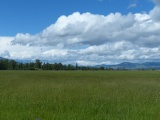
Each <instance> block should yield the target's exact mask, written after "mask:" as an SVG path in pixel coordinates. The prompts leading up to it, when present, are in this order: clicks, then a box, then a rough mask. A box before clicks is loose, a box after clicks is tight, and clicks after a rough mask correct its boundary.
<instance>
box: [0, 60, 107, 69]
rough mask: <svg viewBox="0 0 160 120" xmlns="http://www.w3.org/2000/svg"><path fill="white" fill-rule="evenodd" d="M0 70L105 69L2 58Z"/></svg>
mask: <svg viewBox="0 0 160 120" xmlns="http://www.w3.org/2000/svg"><path fill="white" fill-rule="evenodd" d="M0 70H105V68H104V67H100V68H95V67H88V66H78V64H76V65H71V64H68V65H64V64H62V63H42V62H41V61H40V60H39V59H36V60H35V62H30V63H22V62H16V61H15V60H8V59H2V60H0Z"/></svg>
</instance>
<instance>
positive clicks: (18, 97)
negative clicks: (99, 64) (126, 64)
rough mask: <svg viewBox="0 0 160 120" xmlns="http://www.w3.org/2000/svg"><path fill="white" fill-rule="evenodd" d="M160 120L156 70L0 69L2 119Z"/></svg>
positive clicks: (158, 83) (158, 82)
mask: <svg viewBox="0 0 160 120" xmlns="http://www.w3.org/2000/svg"><path fill="white" fill-rule="evenodd" d="M36 119H37V120H160V71H0V120H36Z"/></svg>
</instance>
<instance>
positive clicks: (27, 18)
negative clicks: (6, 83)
mask: <svg viewBox="0 0 160 120" xmlns="http://www.w3.org/2000/svg"><path fill="white" fill-rule="evenodd" d="M0 57H4V58H8V59H16V60H17V59H18V60H35V59H40V60H42V61H43V60H48V61H50V62H52V63H55V62H61V63H63V64H76V63H78V64H79V65H98V64H118V63H121V62H133V63H134V62H139V63H142V62H158V61H160V0H0Z"/></svg>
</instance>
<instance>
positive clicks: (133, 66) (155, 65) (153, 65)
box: [95, 62, 160, 70]
mask: <svg viewBox="0 0 160 120" xmlns="http://www.w3.org/2000/svg"><path fill="white" fill-rule="evenodd" d="M95 67H104V68H113V69H128V70H138V69H145V70H147V69H156V70H160V62H145V63H130V62H123V63H120V64H117V65H97V66H95Z"/></svg>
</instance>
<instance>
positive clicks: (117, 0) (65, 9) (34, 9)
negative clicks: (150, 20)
mask: <svg viewBox="0 0 160 120" xmlns="http://www.w3.org/2000/svg"><path fill="white" fill-rule="evenodd" d="M132 5H133V6H132ZM134 5H136V6H134ZM129 6H132V7H130V8H129ZM153 7H154V4H153V2H152V1H150V0H139V1H138V0H0V18H1V20H0V26H1V29H0V36H14V35H16V34H17V33H19V32H21V33H30V34H36V33H38V32H40V31H42V30H43V29H44V28H46V27H48V26H49V25H50V24H53V23H54V22H56V20H57V19H58V17H60V16H61V15H70V14H72V13H73V12H80V13H85V12H90V13H92V14H101V15H108V14H109V13H115V12H120V13H122V14H128V13H129V12H132V13H138V12H143V11H146V12H149V11H150V10H151V9H152V8H153Z"/></svg>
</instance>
